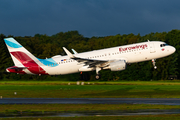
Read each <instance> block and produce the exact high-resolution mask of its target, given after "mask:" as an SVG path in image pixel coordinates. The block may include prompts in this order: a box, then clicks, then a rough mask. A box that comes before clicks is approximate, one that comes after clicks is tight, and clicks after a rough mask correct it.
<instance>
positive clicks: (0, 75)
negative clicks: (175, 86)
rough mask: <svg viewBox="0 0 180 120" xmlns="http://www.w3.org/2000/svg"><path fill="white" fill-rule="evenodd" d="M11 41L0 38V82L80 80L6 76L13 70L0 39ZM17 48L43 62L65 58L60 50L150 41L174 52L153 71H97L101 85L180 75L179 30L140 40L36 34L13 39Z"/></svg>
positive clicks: (143, 66) (142, 66) (146, 66)
mask: <svg viewBox="0 0 180 120" xmlns="http://www.w3.org/2000/svg"><path fill="white" fill-rule="evenodd" d="M7 37H14V36H12V35H9V36H5V35H3V34H0V51H1V54H0V61H1V62H0V80H51V79H53V80H74V81H78V80H81V79H82V77H81V78H80V75H79V73H76V74H71V75H61V76H35V75H17V74H14V73H6V72H5V69H6V68H7V67H10V66H13V65H14V63H13V61H12V59H11V57H10V54H9V52H8V50H7V48H6V45H5V43H4V38H7ZM14 38H15V39H16V40H17V41H18V42H19V43H20V44H22V45H23V46H24V47H25V48H26V49H28V50H29V51H30V52H31V53H32V54H33V55H35V56H36V57H38V58H41V59H45V58H50V57H52V56H55V55H66V54H65V52H64V51H63V49H62V47H66V48H67V49H69V50H70V49H72V48H73V49H75V50H76V51H77V52H85V51H92V50H98V49H103V48H109V47H115V46H121V45H126V44H133V43H139V42H144V41H147V40H150V41H164V42H166V43H167V44H169V45H172V46H174V47H175V48H176V52H175V53H174V54H172V55H170V56H168V57H165V58H162V59H157V60H156V66H157V67H158V68H157V69H156V70H154V68H153V65H152V62H151V61H146V62H140V63H134V64H131V65H128V66H127V69H126V70H124V71H119V72H111V71H110V70H102V71H100V74H101V79H100V80H102V81H117V80H147V81H149V80H167V79H173V78H176V79H178V78H179V73H180V70H179V68H180V64H179V62H180V56H179V55H180V53H179V49H180V30H171V31H169V32H162V33H158V32H157V33H150V34H147V35H144V36H141V35H140V34H138V35H134V34H132V33H131V34H128V35H126V34H123V35H120V34H117V35H114V36H105V37H91V38H87V37H84V36H83V35H81V34H79V32H78V31H68V32H60V33H57V34H55V35H52V36H48V35H41V34H36V35H34V36H33V37H32V36H25V37H21V36H16V37H14ZM83 74H86V76H88V78H89V80H95V77H94V76H95V74H96V73H95V72H88V73H83Z"/></svg>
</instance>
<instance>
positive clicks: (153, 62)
mask: <svg viewBox="0 0 180 120" xmlns="http://www.w3.org/2000/svg"><path fill="white" fill-rule="evenodd" d="M152 64H153V66H154V69H157V66H156V60H155V59H152Z"/></svg>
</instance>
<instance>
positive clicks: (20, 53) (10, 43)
mask: <svg viewBox="0 0 180 120" xmlns="http://www.w3.org/2000/svg"><path fill="white" fill-rule="evenodd" d="M4 41H5V43H6V46H7V48H8V50H9V53H10V55H11V58H12V60H13V62H14V64H15V66H17V67H24V66H23V64H24V63H25V62H30V61H31V60H35V59H36V57H35V56H33V55H32V54H31V53H30V52H29V51H28V50H26V49H25V48H24V47H23V46H22V45H21V44H19V43H18V42H17V41H16V40H15V39H14V38H5V39H4Z"/></svg>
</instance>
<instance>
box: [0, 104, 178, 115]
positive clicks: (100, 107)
mask: <svg viewBox="0 0 180 120" xmlns="http://www.w3.org/2000/svg"><path fill="white" fill-rule="evenodd" d="M0 108H1V109H0V113H3V112H4V113H5V112H13V111H14V112H17V111H55V112H74V111H108V110H115V111H117V110H123V111H131V110H142V109H145V110H147V109H162V110H163V109H179V108H180V106H179V105H177V106H173V105H149V104H134V105H133V104H18V105H17V104H14V105H0Z"/></svg>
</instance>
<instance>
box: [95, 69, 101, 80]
mask: <svg viewBox="0 0 180 120" xmlns="http://www.w3.org/2000/svg"><path fill="white" fill-rule="evenodd" d="M100 70H101V68H100V67H96V77H95V78H96V80H98V79H100V78H101V76H100V74H99V71H100Z"/></svg>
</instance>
